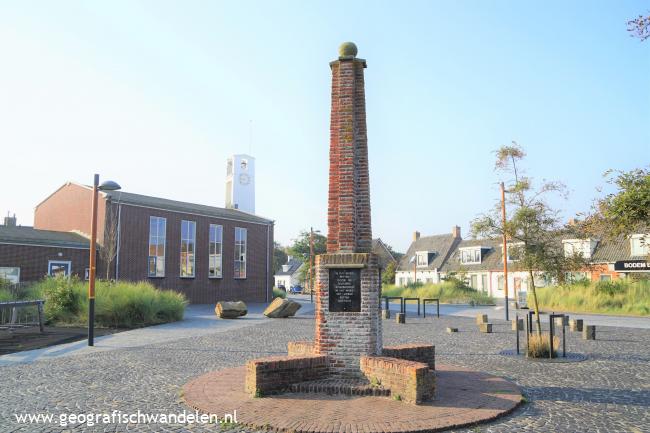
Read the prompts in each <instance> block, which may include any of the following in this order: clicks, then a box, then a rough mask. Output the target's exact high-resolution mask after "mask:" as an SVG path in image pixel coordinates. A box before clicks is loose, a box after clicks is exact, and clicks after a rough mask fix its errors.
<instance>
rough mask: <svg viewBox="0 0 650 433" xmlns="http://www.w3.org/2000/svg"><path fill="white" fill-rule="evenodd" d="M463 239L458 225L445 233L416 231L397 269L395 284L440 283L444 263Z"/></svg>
mask: <svg viewBox="0 0 650 433" xmlns="http://www.w3.org/2000/svg"><path fill="white" fill-rule="evenodd" d="M461 240H462V239H461V237H460V227H458V226H454V227H453V229H452V231H451V233H449V234H444V235H434V236H420V232H414V233H413V242H412V243H411V245H410V246H409V248H408V250H407V251H406V254H404V256H403V257H402V258H401V260H400V262H399V265H398V266H397V270H396V271H395V284H396V285H398V286H406V285H408V284H412V283H413V282H414V281H417V282H419V283H439V282H440V281H441V269H442V266H443V264H444V263H445V261H446V260H447V259H448V257H449V255H450V254H451V253H452V252H453V251H454V250H455V248H456V247H457V246H458V243H460V242H461Z"/></svg>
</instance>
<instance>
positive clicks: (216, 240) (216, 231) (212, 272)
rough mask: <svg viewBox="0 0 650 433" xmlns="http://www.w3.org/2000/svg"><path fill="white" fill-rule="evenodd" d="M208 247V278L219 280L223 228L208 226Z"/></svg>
mask: <svg viewBox="0 0 650 433" xmlns="http://www.w3.org/2000/svg"><path fill="white" fill-rule="evenodd" d="M209 236H210V239H209V241H210V246H209V256H208V261H209V268H208V276H209V277H210V278H221V277H222V272H221V264H222V259H221V253H222V249H223V227H222V226H220V225H217V224H210V234H209Z"/></svg>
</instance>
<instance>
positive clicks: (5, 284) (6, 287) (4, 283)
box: [0, 278, 16, 302]
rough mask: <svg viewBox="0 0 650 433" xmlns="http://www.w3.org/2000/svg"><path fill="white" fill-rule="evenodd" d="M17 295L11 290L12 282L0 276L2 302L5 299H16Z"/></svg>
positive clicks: (0, 299)
mask: <svg viewBox="0 0 650 433" xmlns="http://www.w3.org/2000/svg"><path fill="white" fill-rule="evenodd" d="M15 299H16V296H15V295H14V293H13V291H12V290H11V282H10V281H8V280H6V279H4V278H0V302H4V301H14V300H15Z"/></svg>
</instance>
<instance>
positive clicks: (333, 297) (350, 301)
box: [329, 268, 361, 313]
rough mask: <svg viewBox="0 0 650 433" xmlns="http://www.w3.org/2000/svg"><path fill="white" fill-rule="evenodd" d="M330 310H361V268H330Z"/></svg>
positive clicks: (337, 311)
mask: <svg viewBox="0 0 650 433" xmlns="http://www.w3.org/2000/svg"><path fill="white" fill-rule="evenodd" d="M329 303H330V308H329V310H330V312H334V313H340V312H343V311H353V312H360V311H361V269H349V268H344V269H330V281H329Z"/></svg>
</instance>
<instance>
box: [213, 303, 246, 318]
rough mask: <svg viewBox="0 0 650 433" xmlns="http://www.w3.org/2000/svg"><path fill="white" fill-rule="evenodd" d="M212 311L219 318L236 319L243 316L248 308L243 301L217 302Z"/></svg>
mask: <svg viewBox="0 0 650 433" xmlns="http://www.w3.org/2000/svg"><path fill="white" fill-rule="evenodd" d="M214 312H215V314H216V315H217V317H219V318H220V319H236V318H238V317H242V316H245V315H246V314H247V313H248V308H247V307H246V304H245V303H244V302H243V301H236V302H217V306H216V307H215V308H214Z"/></svg>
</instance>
